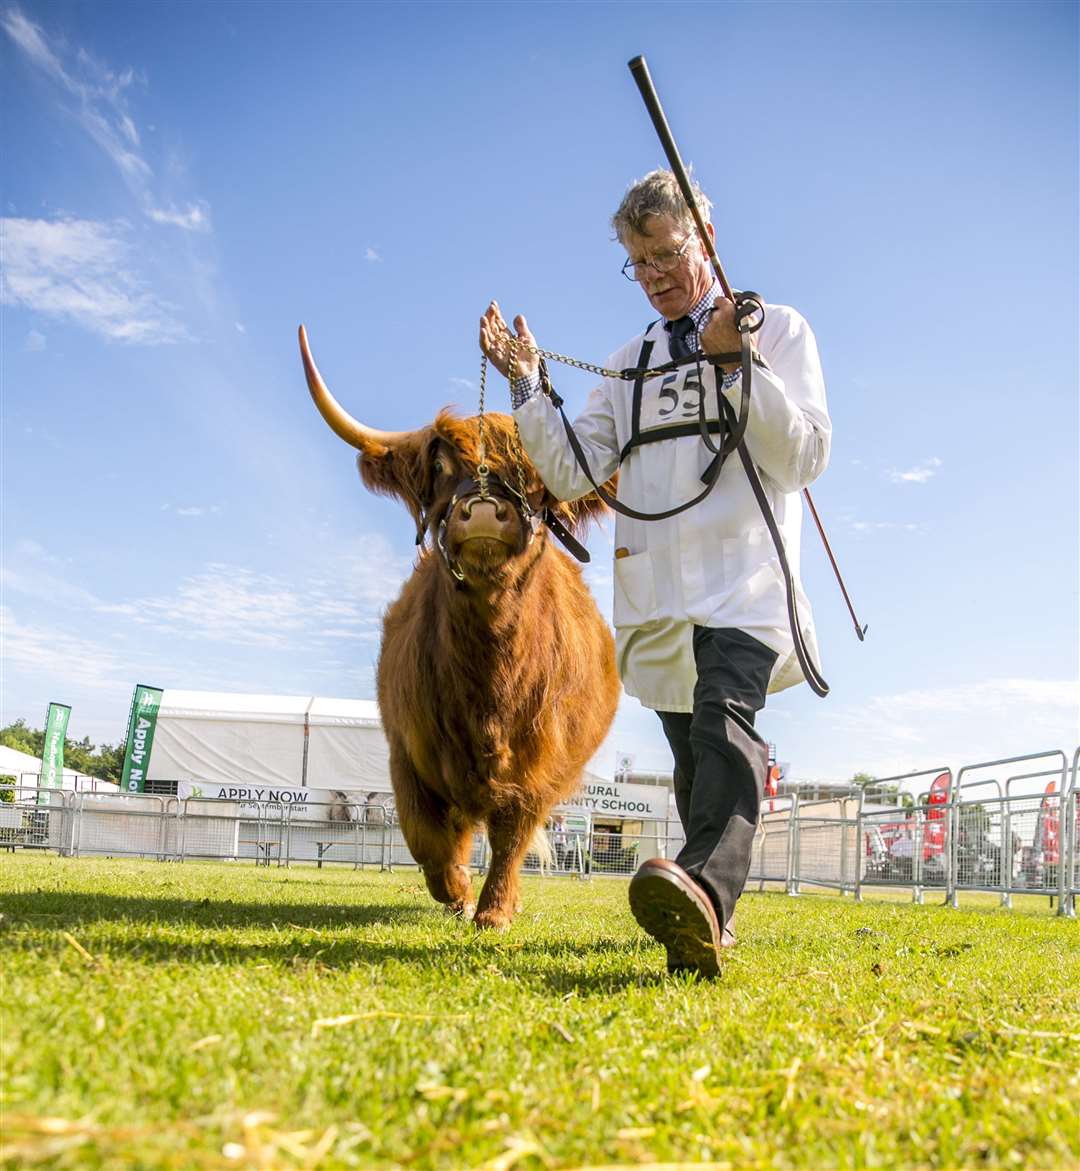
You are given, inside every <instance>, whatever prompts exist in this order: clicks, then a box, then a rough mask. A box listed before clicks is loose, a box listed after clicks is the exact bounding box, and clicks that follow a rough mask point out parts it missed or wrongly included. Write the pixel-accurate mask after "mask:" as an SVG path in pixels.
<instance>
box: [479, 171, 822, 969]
mask: <svg viewBox="0 0 1080 1171" xmlns="http://www.w3.org/2000/svg"><path fill="white" fill-rule="evenodd" d="M694 193H695V198H696V201H697V204H698V207H699V209H700V210H701V213H702V218H703V219H704V220H706V221H708V218H709V209H710V207H711V204H710V202H709V200H708V199H707V198H706V197H705V195H704V194H703V193H702V192H701V190H700V188H698V187H697V186H696V185H695V186H694ZM612 226H613V227H614V229H615V233H616V236H617V237H618V239H619V242H620V243H621V244H622V246H623V248H624V249H625V250H626V253H627V260H626V264H625V265H624V266H623V274H624V275H625V276H627V277H628V278H629V279H630V280H633V281H637V282H638V283H639V284H640V285H641V288H642V291H643V292H644V293H645V295H646V297H647V298H648V300H649V304H650V305H651V306H652V307H653V309H655V310H656V311H657V312H658V313H659V314H660V319H659V320H658V321H654V322H653V323H652V324H651V325H650V326H649V327H648V329H646V331H645V333H644V334H642V335H640V336H639V337H636V338H634V339H633V340H632V341H631V342H629V343H628V344H627V345H625V346H624V347H623V348H622V349H620V350H618V351H616V353H615V354H613V355H612V356H611V357H610V358H609V359H608V361H607V366H608V367H609V368H614V369H620V370H621V369H626V368H631V367H633V368H645V367H649V368H652V367H655V366H659V365H662V364H664V363H666V362H668V361H669V360H670V359H671V358H672V357H676V358H677V357H684V356H687V355H689V354H691V353H693V352H694V351H695V350H697V349H698V348H700V349H701V350H702V351H704V355H705V359H706V360H705V361H704V362H703V363H701V364H697V363H692V364H690V365H685V366H682V367H680V368H679V369H678V371H674V372H668V373H665V374H663V375H660V376H656V377H654V378H651V379H648V380H643V381H642V383H641V385H640V387H639V388H638V387H635V386H634V385H633V384H632V383H630V382H624V381H621V380H617V379H605V380H604V381H603V382H602V383H601V385H600V386H598V387H597V388H596V389H595V390H594V391H593V392H592V394H591V395H590V396H589V400H588V402H587V404H586V406H585V409H584V411H582V413H581V414H580V415H579V416H578V418H577V420H576V421H575V423H574V430H575V432H576V434H577V437H578V439H579V441H580V445H581V447H582V449H583V451H584V454H585V456H586V459H587V462H588V464H589V469H590V472H591V474H592V477H593V479H594V480H596V482H598V483H602V482H603V481H604V480H606V479H608V478H609V477H610V476H611V475H612V474H613V473H614V472H615V471H616V470H618V471H619V491H618V498H619V501H620V502H621V503H623V504H626V505H628V506H630V507H631V508H633V509H636V510H638V511H642V512H650V513H655V512H663V511H666V510H668V509H670V508H673V507H675V506H677V505H678V504H680V503H683V502H684V501H688V500H692V499H693V498H694V497H695V496H697V495H699V494H700V493H701V491H702V476H703V474H704V473H705V472H706V469H707V468H708V467H709V465H710V463H711V461H712V460H713V458H714V454H713V452H712V451H710V450H709V449H708V448H707V447H706V446H705V444H704V442H703V441H702V438H701V435H700V433H699V428H698V426H697V422H698V414H699V402H700V399H701V397H702V395H704V397H705V405H706V418H707V419H710V420H714V421H716V420H718V413H719V411H718V406H719V404H718V402H717V397H718V395H719V394H722V395H723V397H724V398H725V399H726V400H727V402H728V404H730V407H731V408H733V410H734V411H735V413H736V414H737V412H738V409H739V405H740V396H741V390H742V387H741V382H742V375H741V372H740V368H739V365H738V363H734V362H733V363H717V364H710V363H709V362H708V358H709V356H710V355H721V354H725V355H731V354H734V353H736V352H737V351H738V350H739V333H738V330H737V328H736V326H735V311H734V306H733V305H732V303H731V302H730V301H728V300H727V299H725V298H724V297H723V295H722V292H721V289H720V286H719V283H718V282H716V281H715V280H714V277H713V273H712V268H711V266H710V264H709V261H708V258H707V256H706V254H705V250H704V248H703V246H702V244H701V242H700V240H699V238H698V237H697V235H696V233H695V230H694V223H693V220H692V218H691V216H690V213H689V210H688V209H687V207H686V204H685V202H684V200H683V197H682V194H681V192H680V190H679V187H678V185H677V184H676V181H675V177H674V175H672V174H671V172H670V171H654V172H652V173H651V174H649V175H647V176H645V178H644V179H642V180H640V181H639V182H637V183H635V184H633V186H631V188H630V189H629V190H628V191H627V193H626V196H625V197H624V198H623V201H622V203H621V205H620V206H619V209H618V211H617V212H616V213H615V215H614V217H613V218H612ZM707 229H708V232H709V235H710V238H712V237H713V227H712V224H711V223H708V224H707ZM514 330H515V334H514V336H515V337H516V339H517V342H518V343H521V344H517V345H514V346H513V347H512V346H511V344H510V342H511V336H512V335H511V334H510V332H509V328H508V326H507V324H506V322H505V321H504V320H503V317H502V314H501V312H500V310H499V307H498V305H497V304H496V303H495V302H494V301H493V302H492V303H491V305H490V306H489V307H488V310H487V312H486V313H485V314H484V316H483V317H482V318H481V322H480V344H481V348H482V349H483V351H484V353H486V354H487V355H488V357H489V359H490V360H491V361H492V363H493V364H494V365H495V367H496V368H497V369H499V370H500V371H502V373H503V374H504V375H505V374H507V373H508V372H509V367H510V360H511V353H512V352H513V359H514V370H513V382H512V385H511V398H512V401H513V406H514V415H515V418H516V419H517V422H518V425H519V427H520V430H521V437H522V441H523V442H524V444H525V448H526V450H527V451H528V453H529V456H530V458H531V459H532V461H533V463H534V464H535V465H536V467H537V469H538V470H539V472H540V474H541V476H542V477H543V479H544V482H545V484H546V485H547V487H548V488H549V489H550V490H551V492H553V493H554V495H555V496H557V497H559V498H560V499H563V500H573V499H575V498H577V497H579V496H583V495H585V494H586V493H587V492H588V491H590V489H591V487H592V485H591V483H590V481H589V478H588V477H587V476H586V474H585V472H584V471H583V470H582V469H581V467H580V466H579V463H578V460H577V458H576V457H575V454H574V452H573V451H572V449H571V447H570V444H569V442H568V440H567V436H566V433H565V430H564V427H563V424H562V420H561V418H560V416H559V414H558V412H557V410H556V409H555V406H554V405H553V403H552V401H551V399H550V398H549V397H548V396H547V395H545V394H542V393H540V390H541V385H540V377H539V373H538V360H537V357H536V355H535V354H534V353H532V352H531V351H530V350H529V349H527V348H526V347H527V346H529V345H535V342H534V341H533V337H532V334H531V333H530V332H529V328H528V325H527V323H526V321H525V318H524V317H521V316H519V317H517V318H516V319H515V321H514ZM753 336H754V344H755V347H756V353H755V363H754V367H753V376H752V388H751V390H752V394H751V402H750V413H749V419H748V423H747V428H746V433H745V445H746V448H747V450H748V451H749V454H750V457H751V459H752V460H753V463H754V465H755V466H756V468H757V469H758V472H759V475H760V477H761V481H762V483H763V485H764V489H765V493H766V495H767V497H768V500H769V504H770V506H771V508H772V511H773V513H774V515H775V517H776V521H777V523H778V525H779V527H780V530H781V532H782V533H783V537H784V543H785V547H786V552H787V559H788V562H789V565H790V567H791V571H792V574H793V580H794V582H795V590H796V598H797V602H798V609H799V615H800V619H801V622H802V627H803V633H804V636H805V640H806V642H807V644H808V646H809V647H810V649H811V653H812V654H816V650H815V643H814V637H813V626H812V622H811V619H810V607H809V604H808V603H807V601H806V598H805V596H804V595H803V593H802V588H801V586H800V585H799V584H798V562H799V540H800V532H801V520H802V510H801V501H800V499H799V491H800V490H801V489H802V488H804V487H806V486H807V485H808V484H810V483H811V482H812V481H813V480H814V479H815V478H816V477H817V476H818V475H820V474H821V472H822V471H823V470H824V469H825V466H826V464H827V462H828V456H829V441H830V434H831V424H830V422H829V416H828V411H827V408H826V404H825V386H824V382H823V380H822V375H821V366H820V363H819V361H818V353H817V346H816V344H815V342H814V336H813V334H812V333H811V331H810V327H809V326H808V325H807V323H806V322H805V320H804V319H803V318H802V317H801V316H800V315H799V314H798V313H796V312H795V310H794V309H790V308H788V307H787V306H783V305H767V306H766V311H765V322H764V325H763V326H762V328H761V330H760V332H758V333H756V334H754V335H753ZM635 416H636V417H635ZM673 425H682V426H681V429H680V430H678V431H675V430H674V427H673ZM628 445H629V446H628ZM620 460H622V462H621V464H620ZM615 546H616V548H615V603H614V621H615V634H616V648H617V654H618V662H619V672H620V675H621V677H622V680H623V685H624V687H625V688H626V691H627V692H628V693H629V694H630V695H634V696H636V697H637V698H638V699H639V700H640V701H641V702H642V703H643V704H644V705H645V706H646V707H650V708H652V709H653V710H655V711H656V713H657V715H658V716H659V717H660V721H661V723H662V725H663V729H664V734H665V736H666V737H667V740H668V743H669V744H670V746H671V750H672V754H673V756H674V760H675V800H676V804H677V806H678V810H679V816H680V818H681V820H682V823H683V828H684V830H685V833H686V845H685V846H684V847H683V849H682V851H681V852H680V853H679V856H678V858H677V859H676V861H675V862H670V861H667V860H665V859H652V860H650V861H648V862H646V863H644V864H643V865H642V866H641V868H640V869H639V870H638V873H637V874H636V875H635V876H634V878H633V880H632V881H631V884H630V907H631V910H632V912H633V913H634V916H635V917H636V918H637V920H638V922H639V923H640V924H641V926H642V927H643V928H644V929H645V930H646V931H647V932H648V933H649V934H651V935H652V936H654V937H655V938H656V939H657V940H659V941H660V942H661V943H663V944H664V945H665V946H666V948H667V959H668V968H669V970H671V971H679V970H687V969H689V970H696V971H698V972H700V973H702V974H703V975H716V974H717V973H718V972H719V969H720V949H721V948H722V947H724V946H730V945H731V944H733V943H734V931H733V927H734V914H735V903H736V900H737V899H738V897H739V895H740V894H741V893H742V889H743V886H744V884H745V882H746V875H747V872H748V870H749V866H750V853H751V848H752V846H753V839H754V833H755V830H756V827H757V818H758V809H759V806H760V803H761V797H762V789H763V785H764V781H765V775H766V772H767V769H768V751H767V748H766V745H765V743H764V742H763V741H762V739H761V737H760V736H758V735H757V733H756V732H755V731H754V717H755V715H756V713H757V712H758V711H760V710H761V708H762V707H763V706H764V704H765V696H766V692H768V691H777V690H780V689H781V688H783V687H788V686H791V684H793V683H797V682H800V681H801V680H802V678H803V675H802V671H801V669H800V667H799V665H798V662H797V661H796V658H795V655H794V649H793V645H794V644H793V640H792V636H791V630H790V627H789V621H788V616H787V604H786V592H785V584H784V580H783V577H782V574H781V570H780V564H779V559H778V556H777V553H776V550H775V548H774V546H773V542H772V540H771V538H770V535H769V532H768V530H767V528H766V525H765V520H764V518H763V516H762V513H761V511H760V509H759V506H758V504H757V502H756V500H755V497H754V494H753V491H752V490H751V487H750V483H749V480H748V477H747V474H746V471H745V469H744V468H743V466H742V464H741V461H740V459H739V457H738V455H737V454H733V455H732V456H731V457H730V458H729V459H727V460H726V462H725V463H724V464H723V466H722V469H721V471H720V474H719V477H718V478H717V479H716V481H715V485H714V488H713V490H712V492H711V493H710V494H709V495H708V496H707V497H706V498H705V499H704V500H702V501H701V502H700V503H699V504H697V505H695V506H694V507H693V508H690V509H688V510H687V511H685V512H682V513H680V514H679V515H677V516H673V517H670V518H668V519H666V520H657V521H643V520H636V519H632V518H629V517H627V516H624V515H622V514H620V515H618V517H617V520H616V526H615Z"/></svg>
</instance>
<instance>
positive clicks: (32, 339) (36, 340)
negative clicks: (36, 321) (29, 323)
mask: <svg viewBox="0 0 1080 1171" xmlns="http://www.w3.org/2000/svg"><path fill="white" fill-rule="evenodd" d="M45 345H46V341H45V335H44V334H43V333H39V332H38V331H37V330H36V329H32V330H30V332H29V333H28V334H27V335H26V341H25V342H24V343H23V348H24V349H26V350H28V351H29V352H30V353H32V354H36V353H40V351H41V350H43V349H45Z"/></svg>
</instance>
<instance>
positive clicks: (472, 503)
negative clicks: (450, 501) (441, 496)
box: [461, 496, 506, 520]
mask: <svg viewBox="0 0 1080 1171" xmlns="http://www.w3.org/2000/svg"><path fill="white" fill-rule="evenodd" d="M478 506H483V507H484V508H490V509H491V510H492V511H493V512H494V513H495V519H496V520H506V501H505V500H498V499H496V498H495V497H494V496H489V497H488V498H487V499H486V500H485V499H484V498H483V497H481V496H470V497H469V498H468V500H466V501H465V503H464V504H463V505H462V506H461V515H462V516H463V517H464V518H465V520H472V515H473V509H474V508H476V507H478Z"/></svg>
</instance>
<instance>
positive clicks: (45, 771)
mask: <svg viewBox="0 0 1080 1171" xmlns="http://www.w3.org/2000/svg"><path fill="white" fill-rule="evenodd" d="M70 716H71V708H70V707H69V706H68V704H66V703H50V704H49V714H48V715H47V716H46V717H45V745H44V747H43V748H42V750H41V776H40V777H39V778H38V786H39V787H38V804H39V805H48V803H49V795H48V793H43V792H41V790H42V789H62V788H63V787H64V740H65V738H66V737H67V728H68V719H69V718H70Z"/></svg>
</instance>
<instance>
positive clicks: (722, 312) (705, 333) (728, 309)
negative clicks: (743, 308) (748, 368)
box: [701, 297, 742, 374]
mask: <svg viewBox="0 0 1080 1171" xmlns="http://www.w3.org/2000/svg"><path fill="white" fill-rule="evenodd" d="M741 346H742V342H741V340H740V338H739V331H738V329H737V328H736V327H735V305H734V303H733V302H731V301H729V300H728V299H727V297H717V298H716V301H715V303H714V304H713V311H712V314H711V315H710V317H709V320H708V322H707V323H706V325H705V328H704V330H702V333H701V348H702V350H703V351H704V353H705V354H706V356H708V355H709V354H737V353H738V352H739V350H740V348H741ZM738 368H739V363H738V362H729V363H726V364H725V365H723V366H721V367H720V369H721V370H723V372H724V373H725V374H730V373H731V372H732V371H733V370H738Z"/></svg>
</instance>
